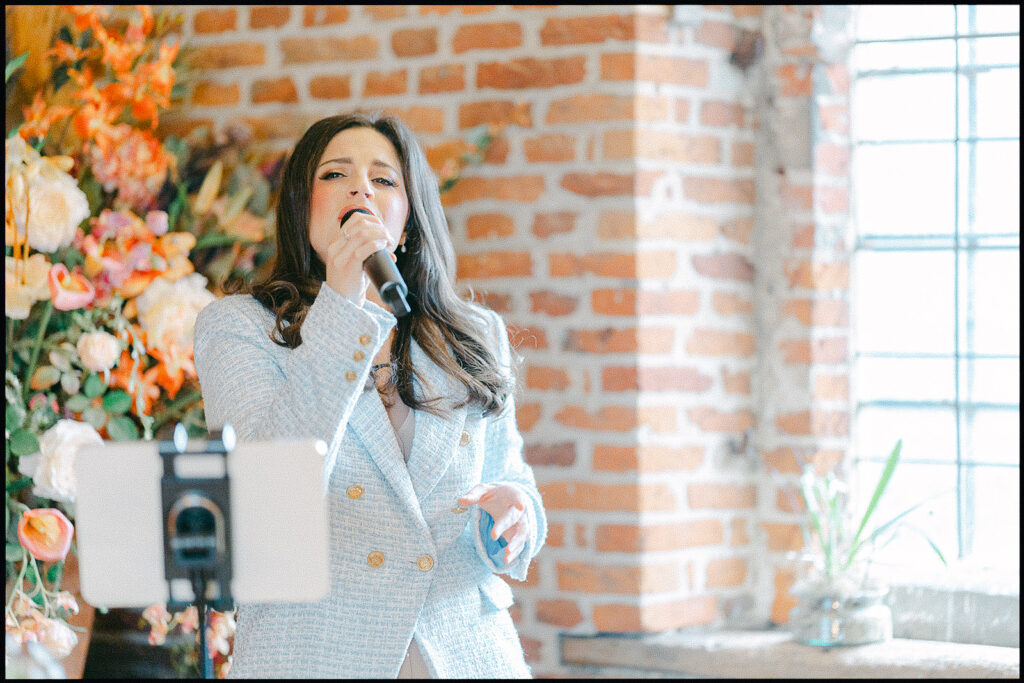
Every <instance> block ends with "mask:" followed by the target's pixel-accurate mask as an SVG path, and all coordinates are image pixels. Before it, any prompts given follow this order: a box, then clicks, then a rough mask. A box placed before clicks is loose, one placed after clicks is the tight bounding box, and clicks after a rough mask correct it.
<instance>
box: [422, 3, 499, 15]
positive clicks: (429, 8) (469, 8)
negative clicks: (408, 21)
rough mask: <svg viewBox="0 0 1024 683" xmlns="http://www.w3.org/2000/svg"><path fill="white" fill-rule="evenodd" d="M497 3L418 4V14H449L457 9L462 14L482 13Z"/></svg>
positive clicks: (489, 10) (492, 8) (490, 9)
mask: <svg viewBox="0 0 1024 683" xmlns="http://www.w3.org/2000/svg"><path fill="white" fill-rule="evenodd" d="M495 7H497V5H420V14H421V15H425V14H441V15H444V14H449V13H451V12H454V11H455V10H458V11H459V12H461V13H462V14H465V15H469V14H484V13H486V12H491V11H493V10H494V8H495Z"/></svg>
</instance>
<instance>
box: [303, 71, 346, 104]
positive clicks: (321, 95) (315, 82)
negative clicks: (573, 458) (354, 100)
mask: <svg viewBox="0 0 1024 683" xmlns="http://www.w3.org/2000/svg"><path fill="white" fill-rule="evenodd" d="M309 95H310V97H313V98H315V99H318V100H341V99H345V98H347V97H351V96H352V79H351V77H350V76H348V75H345V76H317V77H315V78H313V79H312V80H311V81H310V82H309Z"/></svg>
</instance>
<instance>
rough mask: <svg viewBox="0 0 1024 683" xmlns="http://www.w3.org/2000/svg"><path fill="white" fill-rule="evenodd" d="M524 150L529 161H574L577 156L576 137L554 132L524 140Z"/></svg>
mask: <svg viewBox="0 0 1024 683" xmlns="http://www.w3.org/2000/svg"><path fill="white" fill-rule="evenodd" d="M523 152H524V153H525V154H526V160H527V161H529V162H544V161H572V160H573V159H574V158H575V157H576V138H574V137H572V136H571V135H561V134H557V133H552V134H550V135H541V136H539V137H535V138H528V139H526V140H524V141H523Z"/></svg>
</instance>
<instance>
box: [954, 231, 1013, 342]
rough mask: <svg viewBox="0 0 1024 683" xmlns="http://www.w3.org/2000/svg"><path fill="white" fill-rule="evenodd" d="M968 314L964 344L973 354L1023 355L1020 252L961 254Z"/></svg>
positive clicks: (963, 331) (962, 325)
mask: <svg viewBox="0 0 1024 683" xmlns="http://www.w3.org/2000/svg"><path fill="white" fill-rule="evenodd" d="M960 264H961V266H960V276H961V285H960V286H961V289H962V290H963V296H964V297H965V298H966V306H965V308H966V313H967V314H966V315H965V316H963V319H962V320H961V328H962V329H961V344H962V346H963V348H964V349H965V350H966V351H968V352H970V353H985V354H1008V355H1019V354H1020V252H1019V251H1017V250H1012V249H999V250H992V251H969V252H966V253H963V254H961V255H960Z"/></svg>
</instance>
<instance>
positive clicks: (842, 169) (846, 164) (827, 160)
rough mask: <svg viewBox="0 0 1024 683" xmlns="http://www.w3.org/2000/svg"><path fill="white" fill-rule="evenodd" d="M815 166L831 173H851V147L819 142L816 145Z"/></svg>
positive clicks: (843, 174)
mask: <svg viewBox="0 0 1024 683" xmlns="http://www.w3.org/2000/svg"><path fill="white" fill-rule="evenodd" d="M814 168H815V170H816V171H817V170H820V171H824V172H825V173H829V174H831V175H838V176H846V175H849V173H850V148H849V147H845V146H843V145H833V144H829V143H827V142H819V143H818V144H816V145H815V146H814Z"/></svg>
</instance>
